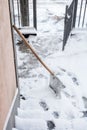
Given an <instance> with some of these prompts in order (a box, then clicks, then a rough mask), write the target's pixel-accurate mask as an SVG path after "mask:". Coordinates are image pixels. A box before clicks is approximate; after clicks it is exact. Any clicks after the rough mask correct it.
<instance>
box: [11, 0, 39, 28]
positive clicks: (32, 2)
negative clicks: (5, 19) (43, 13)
mask: <svg viewBox="0 0 87 130" xmlns="http://www.w3.org/2000/svg"><path fill="white" fill-rule="evenodd" d="M27 1H28V5H27V6H28V7H27V9H26V8H25V7H24V8H23V7H21V0H12V8H13V11H12V13H13V18H14V25H16V26H17V27H18V28H20V27H23V20H24V19H22V17H23V16H22V13H23V15H24V14H25V16H26V15H27V17H25V19H27V25H28V26H31V27H34V28H36V29H37V8H36V6H37V5H36V0H27ZM23 2H24V4H25V2H26V1H23ZM21 8H22V9H21Z"/></svg>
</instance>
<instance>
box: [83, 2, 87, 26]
mask: <svg viewBox="0 0 87 130" xmlns="http://www.w3.org/2000/svg"><path fill="white" fill-rule="evenodd" d="M86 5H87V0H86V2H85V9H84V15H83V21H82V27H83V26H84V21H85V15H86Z"/></svg>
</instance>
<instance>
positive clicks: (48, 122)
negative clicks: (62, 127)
mask: <svg viewBox="0 0 87 130" xmlns="http://www.w3.org/2000/svg"><path fill="white" fill-rule="evenodd" d="M47 126H48V130H53V129H54V128H55V124H54V122H53V121H47Z"/></svg>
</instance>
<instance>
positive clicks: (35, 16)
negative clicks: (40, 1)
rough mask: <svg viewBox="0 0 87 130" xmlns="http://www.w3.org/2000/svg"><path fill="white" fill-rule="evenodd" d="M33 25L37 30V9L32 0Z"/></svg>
mask: <svg viewBox="0 0 87 130" xmlns="http://www.w3.org/2000/svg"><path fill="white" fill-rule="evenodd" d="M33 25H34V27H35V28H36V29H37V9H36V0H33Z"/></svg>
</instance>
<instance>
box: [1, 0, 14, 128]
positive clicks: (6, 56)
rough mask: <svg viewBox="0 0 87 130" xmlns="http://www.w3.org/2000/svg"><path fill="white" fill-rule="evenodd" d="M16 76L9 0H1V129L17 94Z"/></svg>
mask: <svg viewBox="0 0 87 130" xmlns="http://www.w3.org/2000/svg"><path fill="white" fill-rule="evenodd" d="M15 77H16V76H15V66H14V54H13V42H12V36H11V26H10V14H9V6H8V0H0V130H2V129H3V125H4V123H5V120H6V116H7V114H8V111H9V108H10V106H11V103H12V100H13V97H14V95H15V91H16V78H15Z"/></svg>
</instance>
